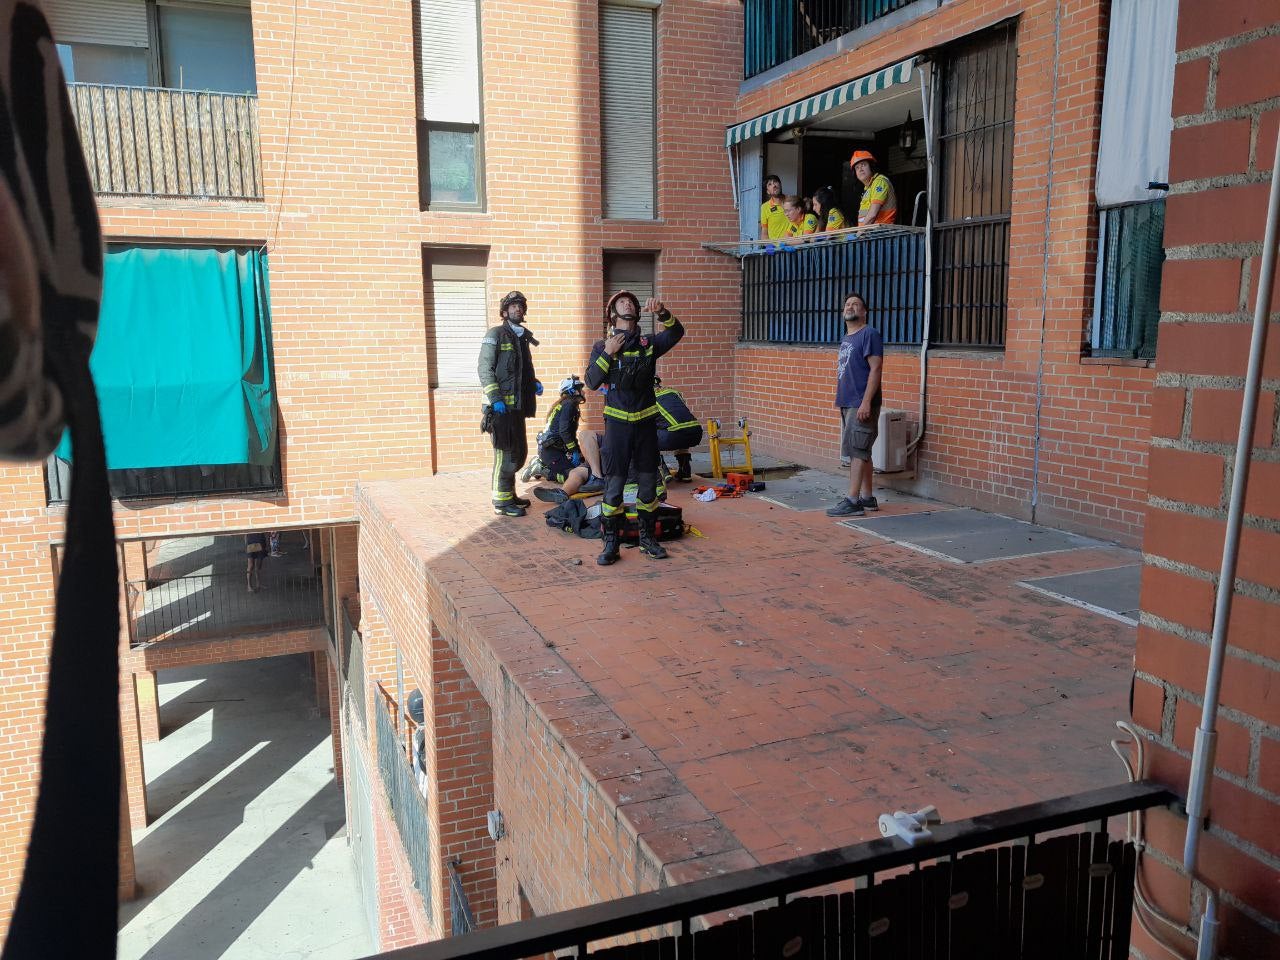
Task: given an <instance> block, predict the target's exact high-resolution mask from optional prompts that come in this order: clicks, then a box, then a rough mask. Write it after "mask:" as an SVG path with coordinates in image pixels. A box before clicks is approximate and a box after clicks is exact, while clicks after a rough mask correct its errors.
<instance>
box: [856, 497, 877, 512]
mask: <svg viewBox="0 0 1280 960" xmlns="http://www.w3.org/2000/svg"><path fill="white" fill-rule="evenodd" d="M858 506H860V507H861V508H862V509H863V510H870V511H871V512H872V513H875V512H876V511H877V510H879V509H880V501H879V500H877V499H876V498H875V497H859V498H858Z"/></svg>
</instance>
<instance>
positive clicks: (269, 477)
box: [44, 454, 281, 503]
mask: <svg viewBox="0 0 1280 960" xmlns="http://www.w3.org/2000/svg"><path fill="white" fill-rule="evenodd" d="M44 467H45V469H44V476H45V493H46V494H47V495H48V497H49V502H50V503H65V502H66V501H67V499H68V498H69V497H70V496H71V464H70V463H68V462H67V461H66V460H59V459H58V458H57V457H49V458H48V459H47V460H46V461H45V465H44ZM107 483H108V484H109V485H110V487H111V496H112V498H113V499H116V500H140V499H146V498H149V497H212V496H222V495H225V494H238V493H267V494H270V493H277V492H279V491H280V489H281V478H280V459H279V455H278V454H277V456H276V462H275V463H273V464H268V465H266V466H257V465H254V464H250V463H224V464H217V465H214V466H206V467H148V468H145V469H138V470H108V471H107Z"/></svg>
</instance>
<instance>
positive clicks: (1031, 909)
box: [395, 782, 1176, 960]
mask: <svg viewBox="0 0 1280 960" xmlns="http://www.w3.org/2000/svg"><path fill="white" fill-rule="evenodd" d="M1175 800H1176V798H1175V797H1174V796H1173V795H1172V794H1171V793H1169V792H1168V791H1167V790H1165V789H1164V788H1163V787H1161V786H1159V785H1157V784H1151V783H1146V782H1143V783H1132V784H1125V785H1122V786H1116V787H1107V788H1104V789H1101V790H1094V791H1090V792H1089V793H1085V794H1079V795H1075V796H1070V797H1063V798H1060V799H1057V800H1050V801H1046V802H1043V803H1034V804H1029V805H1026V806H1023V807H1017V808H1015V809H1012V810H1005V811H1001V812H999V813H994V814H989V815H987V816H980V817H974V818H972V819H969V820H961V821H957V822H955V823H952V824H943V825H940V826H933V827H932V828H931V832H932V837H931V838H930V839H928V840H925V841H923V842H917V843H916V844H915V845H909V844H908V843H907V842H905V841H904V840H901V839H897V838H889V839H879V840H872V841H870V842H868V843H861V844H855V845H853V846H848V847H843V848H841V849H838V850H831V851H827V852H824V853H817V854H813V855H810V856H805V857H799V858H796V859H793V860H787V861H783V862H780V863H772V864H767V865H765V866H760V867H756V868H754V869H750V870H742V871H738V872H735V873H729V874H726V875H723V876H712V877H709V878H707V879H704V880H697V881H694V882H692V883H686V884H681V885H679V886H674V887H668V888H666V889H662V890H658V891H655V892H652V893H645V894H640V895H638V896H632V897H626V898H623V899H621V900H615V901H612V902H608V903H600V904H596V905H594V906H589V907H583V908H580V909H577V910H569V911H565V912H563V913H557V914H551V915H549V916H546V917H539V918H537V919H534V920H529V921H526V922H523V923H517V924H511V925H507V926H501V927H495V928H490V929H486V930H481V931H479V932H476V933H471V934H468V935H465V936H461V937H458V936H455V937H451V938H448V939H446V940H443V941H439V942H436V943H431V944H426V945H423V946H418V947H410V948H408V949H405V950H401V951H397V952H396V954H395V956H396V957H399V958H402V960H464V958H476V960H479V958H484V960H508V958H511V960H514V958H518V957H531V956H541V955H545V954H547V953H548V952H550V951H557V955H558V956H576V957H586V956H589V955H590V956H596V955H599V956H605V955H607V956H609V957H618V958H624V960H625V958H632V957H634V958H637V960H638V958H647V957H670V958H673V960H674V958H676V957H679V958H682V960H683V958H686V957H739V958H744V960H746V958H751V957H766V956H767V957H777V956H784V957H824V956H825V957H835V956H840V957H915V958H919V960H944V958H962V957H964V958H968V957H980V956H989V957H1009V958H1027V960H1031V958H1036V957H1050V956H1052V957H1110V958H1123V957H1127V956H1128V955H1129V939H1130V938H1129V931H1130V922H1131V917H1132V908H1133V897H1134V888H1135V867H1136V853H1137V851H1136V848H1135V845H1134V843H1133V842H1132V841H1130V840H1127V839H1117V837H1116V836H1114V835H1113V834H1112V833H1111V832H1109V831H1108V821H1109V820H1110V819H1111V818H1113V817H1122V816H1123V817H1126V818H1127V815H1128V814H1131V813H1133V812H1135V811H1141V810H1145V809H1149V808H1152V807H1158V806H1164V805H1168V804H1170V803H1173V802H1174V801H1175ZM1050 834H1051V835H1050ZM726 911H728V912H727V913H726ZM602 941H604V942H607V943H609V944H616V943H618V942H622V943H623V945H621V946H604V945H603V944H601V942H602ZM633 941H639V942H633ZM593 943H597V944H601V946H600V947H598V948H597V949H596V950H589V945H591V944H593ZM566 950H572V951H573V953H567V952H566V953H560V952H559V951H566Z"/></svg>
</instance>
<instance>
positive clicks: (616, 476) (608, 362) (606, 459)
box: [586, 290, 684, 566]
mask: <svg viewBox="0 0 1280 960" xmlns="http://www.w3.org/2000/svg"><path fill="white" fill-rule="evenodd" d="M645 310H646V311H647V312H648V313H651V314H653V315H654V316H655V317H656V318H657V322H658V324H659V328H658V330H657V332H656V333H654V334H653V335H652V336H642V335H641V333H640V301H639V300H637V299H636V296H635V294H633V293H631V292H630V291H628V290H620V291H618V292H617V293H615V294H614V295H613V297H612V299H610V300H609V305H608V307H607V308H606V309H605V321H606V323H607V324H609V336H608V339H606V340H597V341H596V344H595V346H594V347H592V348H591V359H590V361H588V363H587V376H586V380H587V386H588V387H590V388H591V389H592V390H598V389H600V388H601V387H602V386H607V387H608V388H609V392H608V395H607V396H606V397H605V406H604V449H603V451H601V461H602V464H601V465H602V466H603V468H604V503H603V505H602V506H601V512H600V517H601V536H602V537H603V539H604V550H603V551H601V553H600V556H598V557H596V563H598V564H600V565H601V566H608V565H609V564H611V563H614V562H615V561H617V559H618V539H619V536H620V534H621V528H622V523H623V520H624V514H623V506H622V495H623V487H625V486H626V483H627V474H628V473H631V472H632V471H633V470H634V473H635V478H636V514H637V519H638V521H639V525H640V537H639V547H640V549H641V550H642V551H643V552H644V553H645V554H646V555H647V556H649V557H652V558H653V559H655V560H661V559H663V558H665V557H666V556H667V551H666V550H665V549H663V547H662V544H660V543H658V540H657V537H656V536H655V530H654V511H655V510H656V509H657V508H658V495H657V485H658V426H657V419H658V404H657V400H656V399H655V397H654V393H653V381H654V378H655V377H656V375H657V369H658V367H657V364H658V358H659V357H661V356H662V355H663V354H664V353H666V352H667V351H668V350H670V349H671V348H672V347H674V346H675V345H676V344H677V343H679V342H680V338H681V337H683V336H684V327H683V326H682V325H681V323H680V321H679V320H677V319H676V318H675V317H673V316H672V315H671V311H669V310H668V309H667V308H666V307H664V306H663V305H662V301H661V300H658V299H657V298H655V297H650V298H649V300H648V301H647V302H646V303H645Z"/></svg>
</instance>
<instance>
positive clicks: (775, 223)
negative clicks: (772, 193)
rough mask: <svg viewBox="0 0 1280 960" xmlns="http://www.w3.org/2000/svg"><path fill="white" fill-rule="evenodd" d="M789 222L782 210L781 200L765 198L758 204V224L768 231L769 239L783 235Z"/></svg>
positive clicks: (775, 238)
mask: <svg viewBox="0 0 1280 960" xmlns="http://www.w3.org/2000/svg"><path fill="white" fill-rule="evenodd" d="M790 222H791V221H790V220H788V219H787V215H786V214H785V213H783V211H782V201H781V200H766V201H765V202H764V203H762V204H760V226H762V227H764V228H765V229H766V230H768V231H769V239H770V240H777V239H779V238H781V237H783V236H785V235H786V232H787V224H789V223H790Z"/></svg>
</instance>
